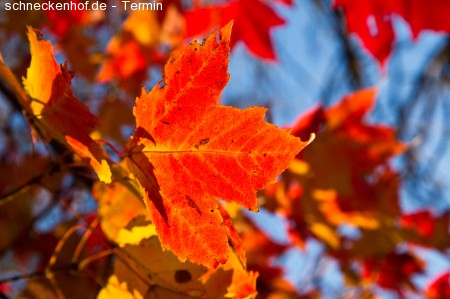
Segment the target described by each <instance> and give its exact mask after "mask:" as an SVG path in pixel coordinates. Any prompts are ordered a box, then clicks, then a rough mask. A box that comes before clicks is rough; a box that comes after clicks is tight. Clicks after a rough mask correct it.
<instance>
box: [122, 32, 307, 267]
mask: <svg viewBox="0 0 450 299" xmlns="http://www.w3.org/2000/svg"><path fill="white" fill-rule="evenodd" d="M230 30H231V24H229V25H227V26H225V27H224V28H223V29H222V30H221V32H220V36H219V39H218V40H217V37H216V33H214V34H212V35H211V36H210V37H209V38H208V39H207V40H206V41H205V42H204V44H203V45H200V44H198V43H196V42H193V43H192V44H191V45H189V46H188V47H187V48H186V49H185V50H184V52H183V54H182V55H181V56H180V57H178V58H177V59H175V60H171V61H170V62H169V63H168V64H167V65H166V67H165V76H164V80H165V82H164V87H162V86H161V84H158V85H156V86H155V87H154V88H153V90H152V91H151V92H150V93H148V94H147V93H145V92H143V93H142V95H141V97H140V98H139V99H138V100H137V101H136V107H135V109H134V114H135V116H136V128H137V129H136V132H135V134H134V136H133V139H132V140H131V142H130V144H129V154H128V156H129V159H128V167H129V169H130V171H131V172H132V173H133V174H134V175H135V177H136V178H137V179H138V181H139V183H140V184H141V186H142V187H143V189H144V190H145V192H144V193H145V201H146V204H147V208H148V210H149V212H150V215H151V217H152V221H153V223H155V225H156V230H157V232H158V235H159V238H160V240H161V244H162V246H163V247H164V248H170V249H171V250H172V251H173V252H174V253H175V254H176V255H177V256H178V257H179V258H180V259H181V260H186V259H189V260H190V261H193V262H196V263H200V264H203V265H207V266H210V267H211V266H217V264H218V263H225V262H226V260H227V252H228V241H227V233H228V228H227V227H226V226H223V225H222V222H223V218H222V216H221V215H220V212H219V210H218V202H217V199H222V200H224V201H229V202H234V203H237V204H239V205H241V206H243V207H245V208H247V209H250V210H253V211H257V209H258V207H257V205H256V194H255V193H256V190H259V189H262V188H264V187H265V186H266V185H267V184H268V183H270V182H273V181H274V180H275V178H276V176H277V174H279V173H280V172H282V171H283V170H284V169H286V167H287V166H288V164H289V161H290V160H291V159H292V158H293V157H294V156H295V155H296V154H297V153H298V152H299V151H300V150H301V149H302V148H303V147H305V146H306V145H307V142H301V141H300V140H299V139H298V138H294V137H293V136H291V135H290V134H289V132H288V131H286V130H281V129H279V128H277V127H276V126H274V125H271V124H268V123H266V122H264V113H265V109H264V108H259V107H255V108H249V109H246V110H239V109H236V108H232V107H226V106H221V105H218V104H217V101H218V98H219V95H220V92H221V91H222V89H223V88H224V86H225V85H226V83H227V82H228V74H227V64H228V55H229V50H230V45H229V42H230Z"/></svg>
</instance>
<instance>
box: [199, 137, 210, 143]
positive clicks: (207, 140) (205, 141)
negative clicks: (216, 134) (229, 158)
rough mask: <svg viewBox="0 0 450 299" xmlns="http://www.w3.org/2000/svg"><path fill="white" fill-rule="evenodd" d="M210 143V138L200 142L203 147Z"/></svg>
mask: <svg viewBox="0 0 450 299" xmlns="http://www.w3.org/2000/svg"><path fill="white" fill-rule="evenodd" d="M208 142H209V138H204V139H202V140H200V141H199V143H200V144H201V145H205V144H207V143H208Z"/></svg>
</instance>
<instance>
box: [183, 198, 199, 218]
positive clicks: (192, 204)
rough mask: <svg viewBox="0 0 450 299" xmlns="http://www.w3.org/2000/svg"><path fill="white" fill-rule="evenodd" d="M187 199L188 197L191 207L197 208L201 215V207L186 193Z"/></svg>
mask: <svg viewBox="0 0 450 299" xmlns="http://www.w3.org/2000/svg"><path fill="white" fill-rule="evenodd" d="M186 199H187V201H188V204H189V206H190V207H191V208H194V209H196V210H197V213H198V214H199V215H201V214H202V212H201V211H200V208H199V207H198V206H197V204H196V203H195V202H194V201H193V200H192V198H190V197H189V196H187V195H186Z"/></svg>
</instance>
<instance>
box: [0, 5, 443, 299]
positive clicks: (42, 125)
mask: <svg viewBox="0 0 450 299" xmlns="http://www.w3.org/2000/svg"><path fill="white" fill-rule="evenodd" d="M72 1H73V0H72ZM272 2H273V3H272ZM276 2H279V3H276ZM391 2H392V1H387V0H386V1H383V0H379V1H378V0H377V1H365V2H364V3H363V2H361V1H359V2H358V1H350V0H346V1H344V0H342V1H339V0H337V1H335V2H334V4H333V6H334V8H336V9H341V8H342V9H343V11H344V14H345V17H346V21H347V28H348V31H349V32H352V33H356V34H358V35H359V36H360V38H361V40H362V42H363V44H364V46H365V47H366V49H367V50H368V51H369V52H371V53H372V54H373V55H374V56H375V57H376V58H377V59H378V61H380V63H385V61H386V59H387V58H388V57H389V55H390V52H391V48H392V43H393V41H394V33H393V25H392V17H393V16H394V15H398V16H400V17H402V18H403V19H404V20H405V21H406V22H408V23H409V24H410V26H411V30H412V32H413V35H414V37H417V36H418V35H419V33H420V32H421V31H423V30H429V29H431V30H437V31H446V32H448V30H449V29H447V28H446V26H447V27H448V24H446V23H445V24H444V23H442V22H441V21H442V18H430V19H423V18H419V17H418V11H419V10H420V9H423V8H426V9H427V10H429V11H436V12H439V13H443V12H445V11H446V10H448V9H449V8H450V6H449V5H447V4H445V3H444V2H443V1H437V0H435V1H434V2H433V5H425V4H424V3H422V2H425V1H416V2H414V4H413V5H412V6H411V4H405V3H406V2H405V1H394V2H393V3H391ZM403 2H405V3H403ZM441 2H442V3H441ZM162 3H163V7H164V10H163V11H158V12H156V11H143V10H141V11H132V12H126V11H122V10H119V14H120V16H118V19H119V20H120V19H122V17H123V19H124V21H123V23H122V25H121V27H120V28H115V29H114V26H111V24H110V23H109V22H111V23H113V22H112V21H111V19H110V18H111V17H110V16H106V13H105V12H101V11H70V12H64V13H60V12H55V11H47V12H42V11H21V12H18V11H8V12H6V18H7V19H8V20H7V21H6V22H5V23H2V24H1V27H0V28H1V29H2V35H0V40H2V39H5V42H6V41H10V40H12V39H14V38H17V39H19V40H20V39H22V38H24V37H25V34H26V37H27V38H26V39H27V40H28V42H27V43H28V44H29V48H30V52H31V61H30V60H29V59H25V58H23V59H20V58H16V59H15V60H16V62H15V63H14V62H13V63H11V64H10V65H9V66H7V63H8V64H9V61H6V63H5V62H4V60H3V58H2V57H1V56H0V78H1V91H2V93H3V94H4V95H5V96H6V97H7V98H8V99H9V100H10V102H12V103H13V106H15V107H16V110H17V111H19V112H20V113H21V114H23V115H24V116H25V119H26V122H27V124H28V126H29V127H27V128H26V129H25V131H26V132H29V135H30V137H29V138H28V137H27V138H25V139H26V141H17V140H15V137H13V136H14V135H15V133H14V130H15V127H14V125H11V127H10V128H8V130H9V131H10V132H11V133H10V135H11V138H9V139H8V141H7V142H5V146H4V151H3V152H4V153H6V154H4V155H3V156H2V158H1V160H0V163H1V165H0V167H1V172H2V175H1V177H0V194H1V199H0V200H1V201H0V216H1V217H0V231H1V234H0V253H1V254H2V259H1V261H0V263H1V264H0V268H1V269H14V271H10V272H11V273H8V272H9V270H8V271H4V272H3V270H2V273H1V275H2V276H1V277H0V295H1V296H3V297H7V296H9V295H11V296H18V297H24V298H27V297H33V298H81V297H83V298H93V297H98V298H191V297H199V298H223V297H227V298H230V297H231V298H254V297H256V296H257V294H259V296H260V297H262V298H268V297H271V298H278V297H279V298H299V297H304V298H317V297H320V293H321V291H322V290H320V288H312V289H305V290H298V289H296V288H295V287H294V286H292V285H291V284H290V283H289V282H288V281H287V280H286V279H285V278H284V273H283V269H282V267H280V266H276V265H274V263H273V261H274V260H275V259H277V258H279V257H281V256H283V255H284V254H285V253H286V252H287V251H289V250H292V249H300V250H304V248H305V247H306V245H307V244H308V242H311V240H315V241H318V242H320V243H321V244H323V245H324V252H323V255H324V256H328V257H330V258H332V259H333V260H335V261H336V262H337V263H338V264H339V267H340V269H341V271H342V273H343V274H344V276H345V278H346V284H347V285H348V286H349V288H353V289H356V292H357V293H356V294H357V296H358V297H364V298H372V297H375V296H376V294H377V288H378V287H381V288H384V289H388V290H392V291H394V292H397V293H398V294H399V296H407V295H408V294H410V293H411V292H415V293H418V294H420V295H423V296H426V297H427V298H447V297H449V296H450V294H449V292H450V283H449V275H450V273H444V274H442V275H440V276H439V277H437V278H435V279H434V281H433V282H432V283H431V284H430V285H429V286H428V287H427V288H426V289H425V290H419V289H416V287H415V285H414V283H413V282H412V279H413V275H415V274H419V273H423V272H424V266H425V265H424V261H423V260H422V259H421V257H420V256H418V255H417V254H416V250H415V249H416V248H418V247H419V248H429V249H432V250H437V251H440V252H446V251H447V250H448V249H449V246H450V241H449V240H450V238H449V231H448V228H449V222H450V214H449V213H448V212H447V213H443V214H440V215H438V214H437V213H435V212H433V211H431V210H421V211H416V212H414V213H410V214H405V213H403V211H402V209H401V207H400V196H399V188H400V183H401V177H400V174H399V173H397V172H396V170H395V169H393V168H392V167H391V165H390V160H391V159H392V158H393V157H395V156H397V155H400V154H402V153H403V152H405V151H407V150H408V146H409V145H408V144H404V143H402V142H400V141H398V140H397V138H396V132H395V129H393V128H391V127H388V126H382V125H374V124H368V123H366V122H365V119H364V118H365V116H366V115H367V114H368V113H369V111H370V109H371V108H372V107H373V105H374V101H375V96H376V95H375V94H376V92H375V90H373V89H368V90H362V91H359V92H356V93H354V94H352V95H349V96H347V97H346V98H344V99H343V100H341V101H340V102H339V103H337V104H336V105H334V106H332V107H329V108H325V107H317V108H316V109H314V110H313V111H311V112H310V113H308V114H306V115H305V116H302V117H300V118H299V120H298V121H297V122H296V123H295V124H294V125H293V126H292V128H291V130H282V129H279V128H277V127H276V126H274V125H271V124H269V123H266V122H265V121H264V115H265V109H264V108H260V107H255V108H249V109H245V110H239V109H236V108H233V107H227V106H221V105H219V104H218V101H219V97H220V93H221V92H222V90H223V88H224V87H225V85H226V84H227V82H228V79H229V76H228V73H227V67H228V57H229V54H230V51H231V49H232V48H233V47H234V46H235V45H236V44H238V43H243V44H244V45H245V46H246V47H247V48H248V50H249V51H250V52H251V53H252V54H253V55H255V56H256V57H259V58H260V59H262V60H264V61H270V62H276V61H277V56H276V53H275V51H274V48H273V43H272V41H271V37H270V32H271V30H272V29H273V28H275V27H277V26H282V25H284V24H285V20H284V19H283V18H282V17H281V16H279V14H278V13H277V11H276V10H275V9H274V7H275V6H276V5H279V4H282V5H284V6H286V7H287V8H289V7H292V5H293V3H292V2H291V1H285V0H280V1H268V0H264V1H263V0H235V1H223V2H220V3H208V4H201V3H197V2H195V1H194V3H193V4H192V5H191V6H189V7H186V6H185V5H184V4H183V3H181V1H177V0H168V1H162ZM18 14H20V16H19V15H18ZM13 20H14V21H13ZM113 21H114V20H113ZM230 22H234V23H233V25H232V24H231V23H230ZM28 25H31V26H33V27H34V28H42V31H43V32H45V33H46V34H49V35H50V36H52V37H53V38H54V41H55V44H56V51H58V52H57V54H62V55H63V56H64V57H65V58H66V59H67V61H68V64H63V65H59V64H58V62H57V60H56V59H55V53H54V50H53V46H52V44H51V43H50V42H49V41H47V40H45V37H44V36H43V34H42V32H41V31H40V30H38V29H32V27H28V30H27V31H26V30H25V28H26V26H28ZM231 27H233V30H231ZM218 28H222V29H221V30H220V32H214V33H213V34H211V35H210V36H209V37H208V38H207V39H206V40H205V41H204V42H203V43H202V44H200V43H198V42H196V41H194V42H192V43H190V44H189V45H188V46H186V44H187V42H189V41H190V40H192V39H194V38H198V37H205V36H206V35H208V34H209V33H210V32H212V31H213V30H214V29H218ZM25 32H26V33H25ZM97 35H101V36H102V38H103V37H104V36H108V37H109V38H110V39H109V41H108V42H107V43H106V46H105V49H103V48H102V47H103V46H104V45H105V44H103V41H102V38H96V36H97ZM46 36H47V35H46ZM2 41H3V40H2ZM13 46H17V49H15V51H16V53H17V57H20V54H21V53H22V52H21V48H20V47H22V46H23V43H20V42H19V43H17V44H16V45H13ZM103 50H104V52H105V53H106V54H100V53H102V52H103ZM6 54H7V53H6ZM23 56H24V57H26V54H24V55H23ZM8 58H9V57H8ZM68 65H69V66H70V69H71V71H69V67H68ZM154 68H156V69H159V68H163V73H164V75H163V81H162V82H161V83H158V84H157V85H156V86H154V87H153V88H152V89H151V91H150V92H146V91H145V90H142V91H141V88H142V87H143V86H144V85H145V84H146V83H147V82H148V80H149V76H150V75H151V74H152V72H151V71H152V70H153V69H154ZM72 70H73V71H75V74H76V76H77V77H75V78H80V77H82V78H83V79H84V80H85V81H83V82H82V83H81V85H82V86H83V87H88V92H92V94H96V93H98V92H97V90H96V89H102V88H106V89H107V91H106V92H103V93H102V92H100V93H99V94H101V96H100V97H99V98H93V97H92V96H91V95H89V96H87V98H88V99H87V100H88V101H90V102H91V105H90V106H92V107H95V106H98V109H95V108H94V109H91V110H90V109H88V106H86V105H85V104H84V103H83V102H82V101H80V100H79V96H78V95H79V94H82V92H83V91H82V90H81V88H80V89H79V90H78V89H75V88H74V89H75V90H74V91H73V90H72V87H73V86H76V84H74V83H76V81H75V80H73V78H74V73H73V72H72ZM21 76H23V78H24V79H23V82H22V83H20V82H19V80H17V78H20V77H21ZM140 92H141V93H140ZM139 93H140V96H139V97H138V98H137V99H136V101H135V102H134V108H133V110H132V111H133V112H132V113H131V105H132V104H133V103H132V102H133V101H131V100H130V98H131V97H132V95H138V94H139ZM92 102H94V104H93V103H92ZM92 111H95V112H96V113H93V112H92ZM95 114H97V115H98V117H97V116H96V115H95ZM100 121H101V122H100ZM2 122H3V121H2ZM5 123H6V122H5ZM2 125H3V123H2ZM130 127H131V128H134V133H132V134H131V132H132V130H128V131H127V129H129V128H130ZM126 132H130V133H128V134H127V133H126ZM20 133H22V132H20ZM313 134H315V136H316V138H315V140H314V141H313V142H312V143H311V144H310V145H309V146H308V147H306V145H307V144H308V141H307V140H311V137H310V136H314V135H313ZM19 135H20V134H19ZM22 135H23V134H22ZM25 135H26V134H25ZM27 136H28V135H27ZM22 138H23V137H22ZM18 139H20V138H18ZM302 140H303V141H302ZM19 142H24V143H27V146H26V148H28V147H29V148H31V149H29V150H28V149H26V150H24V149H23V148H21V147H20V146H17V143H19ZM30 144H31V146H29V145H30ZM305 147H306V148H305ZM116 148H119V150H118V149H116ZM303 148H305V149H304V150H302V149H303ZM301 150H302V151H301ZM300 151H301V152H300ZM286 168H288V169H287V171H285V172H284V173H282V172H283V171H284V170H285V169H286ZM281 173H282V174H281ZM280 174H281V175H280ZM277 176H278V181H277V182H275V183H274V181H275V180H276V179H277ZM269 183H273V184H272V185H270V186H269V187H268V188H267V189H265V190H263V191H261V192H260V193H259V197H258V199H259V204H258V202H257V197H256V191H257V190H261V189H263V188H265V187H267V185H268V184H269ZM91 198H94V199H95V201H96V207H94V208H93V209H87V208H86V209H84V208H80V207H84V206H85V205H87V204H89V202H90V199H91ZM239 207H243V208H245V209H246V210H251V211H254V212H256V211H258V208H259V207H262V208H264V209H265V210H266V211H269V212H270V213H273V214H275V213H277V214H278V215H281V217H283V219H285V220H286V222H287V223H288V225H287V227H286V233H287V234H288V236H289V242H287V243H286V244H279V243H277V242H275V241H274V240H272V239H271V238H270V237H269V236H268V235H267V234H266V233H265V232H264V231H263V230H261V229H260V228H259V227H258V226H257V225H255V224H254V223H253V221H252V219H251V217H249V214H247V213H245V212H243V211H241V210H240V209H239ZM55 215H56V216H55ZM53 218H57V220H54V219H53ZM22 269H24V270H22ZM30 269H31V271H30ZM24 279H25V281H26V282H27V283H26V284H22V285H20V282H22V281H23V280H24ZM7 298H8V297H7Z"/></svg>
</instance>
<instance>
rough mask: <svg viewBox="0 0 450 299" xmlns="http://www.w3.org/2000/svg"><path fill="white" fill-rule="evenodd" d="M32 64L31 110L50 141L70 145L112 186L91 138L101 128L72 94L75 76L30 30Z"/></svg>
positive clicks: (29, 76) (27, 88) (26, 83)
mask: <svg viewBox="0 0 450 299" xmlns="http://www.w3.org/2000/svg"><path fill="white" fill-rule="evenodd" d="M28 38H29V40H30V48H31V64H30V67H29V68H28V71H27V77H26V78H24V86H25V91H26V92H27V94H28V95H29V97H30V98H31V102H30V106H31V111H32V113H33V114H34V116H35V117H36V118H37V119H39V123H40V125H42V126H43V127H44V128H45V131H46V134H47V135H48V136H47V138H49V139H50V138H55V139H57V140H59V141H60V142H63V143H65V144H68V145H69V146H70V147H71V148H72V150H73V151H74V152H75V153H76V154H78V155H79V156H80V157H82V158H86V159H88V160H89V162H90V165H91V167H92V168H93V169H94V171H95V172H96V173H97V175H98V176H99V178H100V180H102V181H104V182H106V183H110V182H111V170H110V168H109V165H108V163H107V161H106V159H105V157H104V156H103V151H102V149H101V147H100V146H99V145H98V144H97V143H96V142H95V141H94V140H93V139H92V138H91V137H90V136H89V133H90V131H92V129H93V128H95V127H96V126H98V125H99V124H100V122H99V120H98V119H97V118H96V117H95V116H94V115H93V114H91V113H90V112H89V110H88V108H87V107H86V106H85V105H84V104H83V103H82V102H80V101H79V100H78V99H77V98H76V97H75V95H74V94H73V92H72V88H71V79H72V75H71V73H70V72H69V71H68V70H67V68H66V67H65V66H64V65H63V66H60V65H58V63H57V62H56V59H55V57H54V55H53V47H52V45H51V43H50V42H48V41H45V40H38V38H37V36H36V32H34V31H33V29H31V28H30V27H29V28H28Z"/></svg>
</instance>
